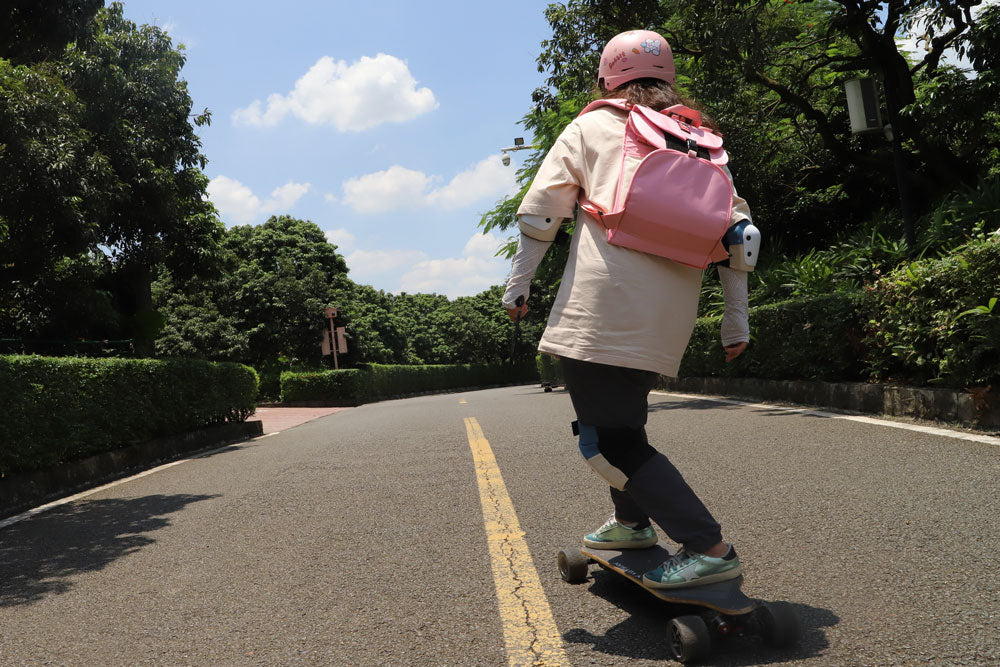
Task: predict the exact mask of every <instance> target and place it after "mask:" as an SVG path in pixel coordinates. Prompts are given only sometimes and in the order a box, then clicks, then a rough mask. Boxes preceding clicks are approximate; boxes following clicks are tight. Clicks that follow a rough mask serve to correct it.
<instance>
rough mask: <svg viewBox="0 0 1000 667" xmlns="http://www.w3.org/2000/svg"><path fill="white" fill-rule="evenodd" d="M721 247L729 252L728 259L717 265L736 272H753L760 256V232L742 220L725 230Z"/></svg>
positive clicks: (747, 220) (745, 220)
mask: <svg viewBox="0 0 1000 667" xmlns="http://www.w3.org/2000/svg"><path fill="white" fill-rule="evenodd" d="M722 245H723V246H724V247H725V248H726V250H728V251H729V259H728V260H726V261H724V262H719V265H721V266H728V267H729V268H731V269H736V270H737V271H747V272H750V271H753V268H754V266H756V265H757V255H759V254H760V230H759V229H757V227H756V226H755V225H754V224H753V223H752V222H750V220H749V219H747V218H744V219H743V220H740V221H739V222H737V223H736V224H735V225H733V226H732V227H730V228H729V229H727V230H726V234H725V236H723V237H722Z"/></svg>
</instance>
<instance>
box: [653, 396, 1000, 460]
mask: <svg viewBox="0 0 1000 667" xmlns="http://www.w3.org/2000/svg"><path fill="white" fill-rule="evenodd" d="M650 393H653V394H657V395H660V396H675V397H677V398H690V399H697V400H701V401H715V402H716V403H727V404H729V405H744V406H747V407H750V408H764V409H767V410H780V411H782V412H794V413H798V414H801V415H811V416H813V417H826V418H830V419H846V420H847V421H853V422H861V423H862V424H872V425H873V426H888V427H890V428H901V429H904V430H907V431H916V432H918V433H927V434H929V435H939V436H942V437H945V438H954V439H956V440H968V441H970V442H979V443H982V444H985V445H992V446H993V447H1000V438H997V437H994V436H991V435H979V434H977V433H964V432H962V431H953V430H950V429H946V428H937V427H934V426H921V425H919V424H907V423H905V422H894V421H889V420H887V419H876V418H874V417H862V416H861V415H848V414H842V413H839V412H826V411H825V410H815V409H810V408H789V407H785V406H782V405H774V404H772V403H752V402H750V401H740V400H737V399H733V398H719V397H717V396H705V395H703V394H679V393H676V392H670V391H653V392H650Z"/></svg>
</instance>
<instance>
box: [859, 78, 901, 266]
mask: <svg viewBox="0 0 1000 667" xmlns="http://www.w3.org/2000/svg"><path fill="white" fill-rule="evenodd" d="M884 89H885V106H886V111H887V112H888V115H889V123H888V124H887V125H883V124H882V115H881V114H880V113H879V99H878V87H877V85H876V82H875V80H874V79H871V78H860V79H851V80H850V81H845V82H844V92H845V93H846V94H847V112H848V114H849V115H850V118H851V132H852V133H853V134H868V133H876V132H882V133H884V134H885V138H886V140H887V141H888V142H889V144H890V145H891V146H892V158H893V160H892V161H893V167H894V168H895V171H896V189H897V191H898V194H899V212H900V215H901V216H902V218H903V236H904V238H905V239H906V246H907V249H908V250H909V252H910V254H911V255H912V254H914V253H915V252H916V247H917V239H916V231H915V225H914V212H913V196H912V194H911V192H910V185H909V175H908V173H907V168H906V156H905V155H904V153H903V143H902V141H901V140H900V138H899V132H898V130H897V129H896V127H898V125H899V106H900V105H899V102H898V101H897V99H896V97H897V95H896V93H895V91H894V89H893V87H892V85H891V84H887V85H885V87H884Z"/></svg>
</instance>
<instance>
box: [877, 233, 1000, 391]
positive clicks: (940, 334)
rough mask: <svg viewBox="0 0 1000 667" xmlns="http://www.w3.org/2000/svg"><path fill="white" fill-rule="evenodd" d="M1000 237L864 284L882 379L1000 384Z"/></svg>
mask: <svg viewBox="0 0 1000 667" xmlns="http://www.w3.org/2000/svg"><path fill="white" fill-rule="evenodd" d="M998 298H1000V238H998V237H997V236H995V235H992V236H989V237H986V238H979V239H976V240H973V241H971V242H969V243H967V244H966V245H964V246H963V247H961V248H959V249H957V250H955V251H953V252H952V253H951V254H949V255H948V256H946V257H943V258H939V259H924V260H919V261H915V262H912V263H910V264H907V265H905V266H903V267H900V268H898V269H896V270H895V271H893V272H892V273H890V274H889V275H887V276H885V277H884V278H882V279H881V280H879V281H878V282H876V283H875V284H874V285H871V286H869V287H868V288H866V289H865V292H864V298H863V306H864V312H865V315H866V317H865V320H866V325H867V334H868V338H869V341H870V345H869V348H870V349H869V355H868V357H867V363H868V367H869V372H870V373H871V375H872V376H873V377H875V378H877V379H880V380H895V381H902V382H907V383H915V384H936V385H941V386H947V387H956V388H960V387H970V386H982V385H987V384H993V385H994V387H996V386H997V385H998V383H1000V307H996V304H997V299H998Z"/></svg>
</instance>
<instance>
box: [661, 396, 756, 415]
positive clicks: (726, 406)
mask: <svg viewBox="0 0 1000 667" xmlns="http://www.w3.org/2000/svg"><path fill="white" fill-rule="evenodd" d="M742 407H745V406H742V405H734V404H732V403H720V402H719V401H710V400H708V399H700V398H695V399H682V400H674V401H663V402H656V403H653V402H650V403H649V411H650V412H662V411H664V410H737V409H739V408H742Z"/></svg>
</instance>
